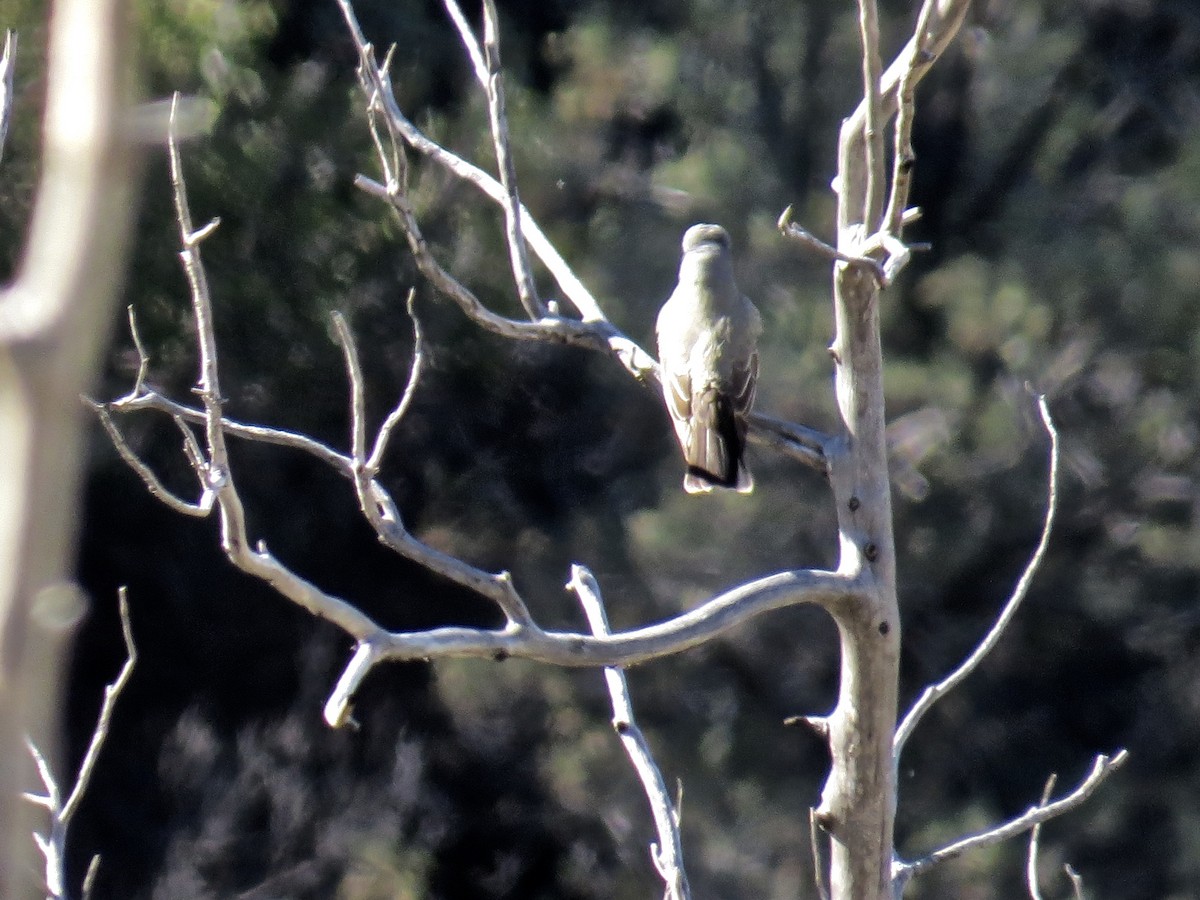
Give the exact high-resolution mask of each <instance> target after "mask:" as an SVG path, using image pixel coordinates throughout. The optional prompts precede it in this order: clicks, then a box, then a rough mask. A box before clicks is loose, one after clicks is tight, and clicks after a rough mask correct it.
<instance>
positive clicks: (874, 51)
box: [858, 0, 884, 234]
mask: <svg viewBox="0 0 1200 900" xmlns="http://www.w3.org/2000/svg"><path fill="white" fill-rule="evenodd" d="M858 25H859V35H860V38H861V40H862V77H863V102H864V103H865V104H866V121H865V122H864V124H863V127H864V130H865V133H864V138H865V143H866V160H865V166H866V175H867V180H866V190H865V192H864V197H863V209H862V216H863V218H862V221H863V224H864V226H865V227H864V234H870V233H871V232H872V231H874V230H875V229H876V228H877V227H878V225H879V214H880V210H881V209H882V206H883V190H884V182H883V131H882V128H883V103H882V101H881V99H880V88H879V77H880V72H881V70H882V68H883V64H882V63H881V62H880V59H879V10H878V9H877V7H876V5H875V0H858Z"/></svg>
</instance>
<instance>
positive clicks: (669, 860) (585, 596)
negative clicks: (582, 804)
mask: <svg viewBox="0 0 1200 900" xmlns="http://www.w3.org/2000/svg"><path fill="white" fill-rule="evenodd" d="M567 588H568V589H569V590H571V591H573V592H574V593H575V595H576V596H577V597H578V598H579V602H580V604H581V605H582V606H583V610H584V614H585V615H586V616H587V620H588V624H589V625H590V626H591V629H592V634H594V635H596V636H597V637H604V636H606V635H608V634H610V633H611V632H610V631H609V629H608V616H607V615H606V614H605V612H604V601H603V600H602V599H601V597H600V586H599V585H598V584H597V583H596V579H595V578H593V577H592V573H591V572H590V571H588V569H587V568H585V567H584V566H580V565H573V566H571V580H570V581H569V582H567ZM604 679H605V681H606V682H607V683H608V695H609V698H610V699H611V701H612V710H613V728H614V729H615V730H616V732H617V735H618V736H619V737H620V738H621V744H622V745H623V746H624V747H625V752H626V753H627V754H628V755H629V760H630V762H632V763H633V767H634V769H635V770H636V771H637V774H638V778H639V779H640V780H641V782H642V789H643V790H644V791H645V793H646V799H647V800H648V801H649V802H650V812H651V814H652V815H653V817H654V827H655V829H656V830H657V831H658V843H657V845H652V846H651V848H650V853H651V858H652V859H653V860H654V867H655V868H656V869H657V870H658V874H659V875H661V876H662V879H663V883H664V884H665V885H666V897H667V898H668V900H688V898H690V897H691V895H692V892H691V888H690V887H689V886H688V880H687V873H686V872H685V871H684V868H683V840H682V838H681V836H680V833H679V810H678V809H677V808H676V807H675V805H674V804H673V803H672V802H671V795H670V793H669V792H668V791H667V785H666V782H665V781H663V777H662V772H661V771H660V770H659V768H658V763H656V762H655V761H654V756H653V754H652V753H651V752H650V744H649V742H648V741H647V740H646V736H645V735H644V734H642V730H641V729H640V728H638V726H637V722H635V721H634V717H633V700H632V699H631V698H630V696H629V685H628V683H627V682H626V680H625V673H624V672H623V671H622V670H621V669H620V667H617V666H609V667H606V668H605V670H604Z"/></svg>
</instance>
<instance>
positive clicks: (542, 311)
mask: <svg viewBox="0 0 1200 900" xmlns="http://www.w3.org/2000/svg"><path fill="white" fill-rule="evenodd" d="M445 5H446V9H447V11H448V12H449V13H450V18H451V19H452V20H453V21H454V24H455V26H456V27H457V28H458V32H459V35H460V36H461V37H462V41H463V44H464V45H465V46H466V48H467V54H468V55H469V56H470V57H471V65H472V67H473V68H474V70H475V77H476V78H477V79H479V81H480V83H481V84H482V86H483V89H484V92H485V93H486V94H487V101H488V118H489V120H490V123H491V131H492V144H493V146H494V147H495V150H496V168H497V170H498V171H499V174H500V184H501V186H502V188H503V191H504V203H503V206H504V231H505V236H506V238H507V239H508V255H509V259H510V261H511V263H512V270H513V278H514V280H515V281H516V285H517V293H518V295H519V296H520V298H521V305H522V306H524V307H525V311H526V313H528V314H529V317H530V318H531V319H540V318H542V317H543V316H545V315H546V307H545V305H544V304H543V303H542V301H541V298H539V297H538V293H537V285H536V284H535V282H534V280H533V272H532V270H531V269H530V268H529V253H528V251H527V250H526V247H525V236H524V234H523V232H522V227H521V214H522V207H521V199H520V197H519V196H518V194H517V170H516V166H515V164H514V163H513V156H512V141H511V140H510V139H509V134H508V115H507V112H506V110H505V101H504V81H503V72H502V70H501V67H500V22H499V18H498V15H497V12H496V4H495V3H494V2H493V0H483V47H482V50H481V49H480V46H479V42H478V40H477V39H476V37H475V34H474V33H473V32H472V31H471V27H470V25H469V24H468V23H467V20H466V17H465V16H464V15H463V14H462V10H461V9H459V6H458V3H457V0H445Z"/></svg>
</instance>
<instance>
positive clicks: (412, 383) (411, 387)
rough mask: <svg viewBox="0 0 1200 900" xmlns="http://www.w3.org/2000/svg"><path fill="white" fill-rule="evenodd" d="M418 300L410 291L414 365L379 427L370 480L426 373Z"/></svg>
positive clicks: (368, 466)
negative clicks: (395, 402)
mask: <svg viewBox="0 0 1200 900" xmlns="http://www.w3.org/2000/svg"><path fill="white" fill-rule="evenodd" d="M416 298H417V292H416V290H415V289H414V290H410V291H409V292H408V302H407V303H406V304H405V306H406V308H407V309H408V318H409V320H410V321H411V322H412V326H413V350H412V364H411V366H410V368H409V372H408V382H407V383H406V384H405V386H404V393H403V394H402V395H401V397H400V400H399V402H398V403H397V404H396V405H395V406H394V407H392V411H391V412H390V413H388V415H387V418H386V419H384V420H383V424H382V425H380V426H379V432H378V434H376V435H375V444H374V446H373V447H372V449H371V455H370V457H369V458H368V459H367V462H366V473H367V475H368V477H370V478H374V477H375V476H376V475H378V474H379V467H380V465H382V463H383V456H384V454H385V453H386V452H387V445H388V440H389V439H390V438H391V436H392V430H393V429H395V427H396V426H397V425H399V424H400V422H401V421H402V420H403V419H404V416H405V414H406V413H407V412H408V408H409V407H410V406H412V402H413V397H414V396H416V393H417V385H418V384H419V383H420V381H421V373H422V372H423V371H424V367H425V334H424V331H423V329H422V328H421V320H420V319H419V318H417V310H416Z"/></svg>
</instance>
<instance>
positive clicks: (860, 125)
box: [838, 0, 971, 246]
mask: <svg viewBox="0 0 1200 900" xmlns="http://www.w3.org/2000/svg"><path fill="white" fill-rule="evenodd" d="M970 5H971V3H970V0H926V4H925V7H926V8H923V9H922V11H921V13H920V15H919V16H918V26H919V27H918V29H917V30H916V31H914V33H913V36H912V38H911V39H910V40H909V41H908V43H907V44H906V45H905V46H904V49H903V50H901V51H900V53H899V54H898V55H897V56H896V58H895V59H894V60H893V61H892V64H891V65H889V66H888V68H887V70H886V71H885V72H884V73H883V76H882V77H881V79H880V88H879V119H880V121H881V123H882V122H886V121H887V120H888V119H889V118H891V116H893V115H895V113H896V110H897V107H898V104H899V87H900V82H901V81H903V80H905V79H907V80H908V83H909V87H910V90H912V89H915V88H916V85H917V84H918V83H919V82H920V80H921V79H922V78H924V77H925V75H926V74H928V72H929V70H930V69H931V68H932V67H933V64H934V63H935V62H937V60H938V58H939V57H940V56H941V54H942V52H943V51H944V50H945V49H946V47H947V46H948V45H949V44H950V41H951V40H953V39H954V36H955V35H956V34H958V30H959V28H960V27H961V25H962V22H963V19H964V17H965V16H966V14H967V9H968V8H969V7H970ZM869 106H870V103H869V100H868V98H866V97H864V98H863V100H862V102H861V103H859V105H858V108H857V109H856V110H855V111H854V113H853V114H852V115H850V116H849V117H847V118H846V120H845V121H844V122H843V123H842V131H841V140H840V142H839V155H838V174H839V179H838V181H839V183H838V194H839V196H841V197H843V199H844V200H845V201H846V206H847V209H845V210H844V211H842V210H840V211H839V216H838V232H839V234H841V233H842V232H844V231H845V230H846V229H847V228H849V227H850V226H851V225H853V224H855V221H854V219H855V217H856V216H857V214H858V211H859V210H862V209H864V208H865V204H864V202H860V201H865V193H863V191H864V190H865V183H866V174H865V168H864V167H865V165H866V155H867V154H866V147H865V145H864V142H865V141H866V131H867V127H866V125H867V115H868V108H869ZM847 192H853V193H854V194H855V196H854V197H849V196H847ZM839 206H840V205H839ZM867 230H869V229H866V228H864V229H863V233H862V234H859V235H858V240H861V239H862V238H863V237H864V236H865V232H866V231H867ZM839 246H840V241H839Z"/></svg>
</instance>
